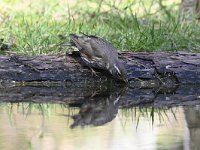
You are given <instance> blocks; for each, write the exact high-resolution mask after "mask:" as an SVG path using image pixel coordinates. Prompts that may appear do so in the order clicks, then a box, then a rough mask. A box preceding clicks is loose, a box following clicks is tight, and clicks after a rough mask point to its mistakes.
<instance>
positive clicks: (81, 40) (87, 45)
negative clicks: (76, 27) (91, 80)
mask: <svg viewBox="0 0 200 150" xmlns="http://www.w3.org/2000/svg"><path fill="white" fill-rule="evenodd" d="M70 37H71V42H72V44H73V45H74V46H76V47H77V48H78V49H79V51H80V53H81V58H82V59H83V60H84V61H85V63H86V64H87V65H88V66H89V67H92V68H99V69H104V70H108V71H109V72H110V73H111V74H112V75H113V76H114V77H115V78H116V79H118V80H121V81H124V82H127V72H126V69H125V67H124V64H123V63H122V61H121V60H119V59H118V53H117V50H116V49H115V48H114V47H113V45H112V44H110V43H109V42H107V41H106V40H104V39H102V38H99V37H96V36H92V35H91V36H89V35H85V34H84V35H82V36H78V35H76V34H71V35H70Z"/></svg>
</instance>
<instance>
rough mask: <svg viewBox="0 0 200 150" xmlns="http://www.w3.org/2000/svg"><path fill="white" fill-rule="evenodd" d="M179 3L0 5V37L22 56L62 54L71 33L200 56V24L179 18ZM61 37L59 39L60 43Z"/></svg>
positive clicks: (88, 0)
mask: <svg viewBox="0 0 200 150" xmlns="http://www.w3.org/2000/svg"><path fill="white" fill-rule="evenodd" d="M179 3H180V0H174V1H167V0H164V1H162V4H160V3H159V0H148V1H147V0H124V1H121V2H118V1H116V0H76V1H72V0H68V1H65V0H61V1H53V0H44V1H41V0H35V1H32V2H30V1H26V0H2V1H1V2H0V38H1V39H3V40H4V41H3V42H4V43H8V44H9V45H12V47H11V52H12V53H17V54H23V55H39V54H55V53H64V52H65V51H67V50H68V49H69V48H68V47H67V43H68V42H69V37H68V35H69V34H70V33H81V32H84V33H87V34H93V35H97V36H100V37H103V38H106V39H107V40H109V41H110V42H111V43H113V44H114V46H115V47H116V48H118V49H120V50H123V51H127V50H129V51H149V52H150V51H177V50H181V51H183V50H184V51H192V52H200V49H199V47H200V36H199V35H200V25H199V24H198V23H197V22H191V23H182V22H180V20H179V19H178V8H179ZM61 37H62V38H61Z"/></svg>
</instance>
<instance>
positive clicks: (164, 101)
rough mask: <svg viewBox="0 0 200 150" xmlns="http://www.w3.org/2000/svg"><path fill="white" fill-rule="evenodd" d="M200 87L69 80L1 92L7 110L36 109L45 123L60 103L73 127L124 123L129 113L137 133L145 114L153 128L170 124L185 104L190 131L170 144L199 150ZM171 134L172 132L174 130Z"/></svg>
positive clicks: (27, 112)
mask: <svg viewBox="0 0 200 150" xmlns="http://www.w3.org/2000/svg"><path fill="white" fill-rule="evenodd" d="M45 84H46V83H45ZM199 89H200V87H199V86H198V85H177V86H175V87H174V88H170V89H166V88H162V87H153V88H152V87H148V86H145V87H140V86H139V87H137V86H135V87H126V86H125V87H124V86H121V85H117V84H108V85H104V86H99V85H87V86H84V85H83V86H73V85H71V86H70V87H68V86H66V85H64V84H62V85H57V86H48V85H42V86H36V85H23V86H9V87H6V88H5V87H4V88H0V97H1V102H2V103H1V107H2V106H4V107H9V109H7V110H8V112H9V113H8V114H10V118H12V117H11V116H12V111H13V110H14V109H17V110H20V112H22V113H23V114H24V115H25V116H26V117H27V118H28V117H29V116H31V115H33V114H34V113H35V111H36V110H37V112H39V113H40V114H41V115H42V116H43V119H42V120H43V121H42V126H43V127H44V126H45V125H44V124H45V123H44V118H45V117H46V115H47V116H48V113H49V111H50V110H51V109H52V106H53V105H55V104H56V105H59V106H60V109H61V110H62V111H59V113H57V116H59V117H62V118H67V119H66V120H69V119H70V120H71V121H69V126H70V128H73V129H74V128H78V127H88V126H90V127H91V126H92V127H100V126H105V125H107V124H110V123H112V122H113V121H114V120H116V118H118V119H119V118H120V116H122V117H123V119H121V118H120V119H119V121H120V120H121V124H125V123H123V121H124V120H126V118H129V119H130V118H134V119H133V120H135V130H137V132H138V131H140V130H143V129H142V128H140V122H144V117H145V118H146V120H148V124H151V127H152V128H158V126H160V125H162V126H163V124H164V125H166V126H168V125H167V124H168V123H169V122H171V118H173V120H175V122H176V123H174V124H177V122H180V120H179V116H178V117H177V109H180V108H181V110H183V115H184V116H183V117H182V118H181V120H185V124H186V125H185V127H184V128H187V134H185V133H184V134H183V135H182V136H183V137H182V138H181V141H179V143H175V144H174V145H173V146H172V147H171V148H172V149H173V148H174V146H175V147H176V149H183V147H184V149H187V148H188V149H200V147H199V144H198V137H199V136H200V107H199V105H200V91H199ZM6 105H7V106H6ZM16 105H17V107H16ZM179 106H181V107H179ZM183 106H184V107H183ZM14 107H16V108H14ZM57 107H58V106H57ZM73 110H74V111H73ZM124 118H125V119H124ZM11 120H12V119H11ZM141 120H142V121H141ZM125 122H126V121H125ZM129 122H130V120H129ZM157 122H159V123H157ZM181 122H182V121H181ZM141 125H142V123H141ZM183 126H184V125H183ZM74 130H75V129H74ZM167 134H173V131H172V133H167ZM173 136H176V135H173ZM156 149H163V143H159V142H158V143H157V148H156Z"/></svg>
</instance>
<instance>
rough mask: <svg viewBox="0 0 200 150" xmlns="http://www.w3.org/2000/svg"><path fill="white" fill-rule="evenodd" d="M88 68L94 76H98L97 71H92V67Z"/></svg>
mask: <svg viewBox="0 0 200 150" xmlns="http://www.w3.org/2000/svg"><path fill="white" fill-rule="evenodd" d="M90 70H91V71H92V76H94V75H95V76H96V77H98V75H97V72H96V71H94V69H92V68H91V67H90Z"/></svg>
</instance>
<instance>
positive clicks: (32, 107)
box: [0, 95, 200, 150]
mask: <svg viewBox="0 0 200 150" xmlns="http://www.w3.org/2000/svg"><path fill="white" fill-rule="evenodd" d="M115 98H117V95H116V97H115ZM114 102H115V101H114ZM113 104H115V103H113V101H110V102H109V100H105V101H104V102H102V103H101V101H97V102H96V103H93V104H92V105H89V106H88V105H87V104H83V105H81V106H80V109H78V108H77V107H66V106H64V105H58V104H56V105H55V104H28V103H19V104H1V106H0V107H1V108H0V120H1V122H3V123H2V124H1V125H0V149H9V150H15V149H22V150H23V149H33V150H37V149H41V150H43V149H48V150H49V149H50V150H51V149H52V150H54V149H59V150H62V149H63V150H64V149H85V150H86V149H88V148H89V149H109V150H110V149H114V150H116V149H120V150H121V149H122V148H124V149H148V150H151V149H152V150H154V149H178V150H179V149H180V150H182V149H195V148H196V149H198V148H199V145H198V137H199V136H200V133H199V132H198V131H199V129H200V125H199V124H200V121H199V110H200V109H199V108H198V107H175V108H170V109H169V108H163V109H159V108H153V107H152V108H149V107H148V108H140V107H135V108H132V109H120V108H117V107H115V105H113ZM97 106H98V107H97ZM104 106H106V107H107V108H104ZM87 111H91V113H93V115H91V116H90V115H88V116H87V115H86V116H87V117H86V118H87V119H85V118H84V117H82V118H84V119H82V120H81V119H80V120H79V119H77V120H78V121H77V120H76V119H74V118H73V119H72V118H71V117H65V116H63V114H65V115H68V116H76V117H77V116H79V115H80V114H82V113H83V114H84V113H86V112H87ZM117 112H118V113H117ZM112 113H113V114H114V115H113V116H109V115H110V114H112ZM86 114H87V113H86ZM104 115H105V116H104ZM107 115H108V116H107ZM83 116H84V115H83ZM95 116H97V117H95ZM80 118H81V117H80ZM88 118H89V119H88ZM91 118H92V119H91ZM104 118H108V119H104ZM185 118H186V119H185ZM111 120H112V121H111ZM109 121H110V122H109ZM108 122H109V123H108ZM105 123H106V124H105ZM101 124H102V125H103V126H100V125H101ZM71 125H72V126H73V127H75V126H85V125H93V126H96V127H90V128H88V127H86V128H79V127H77V128H74V129H73V130H72V129H70V128H69V127H70V126H71ZM10 143H12V144H10Z"/></svg>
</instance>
